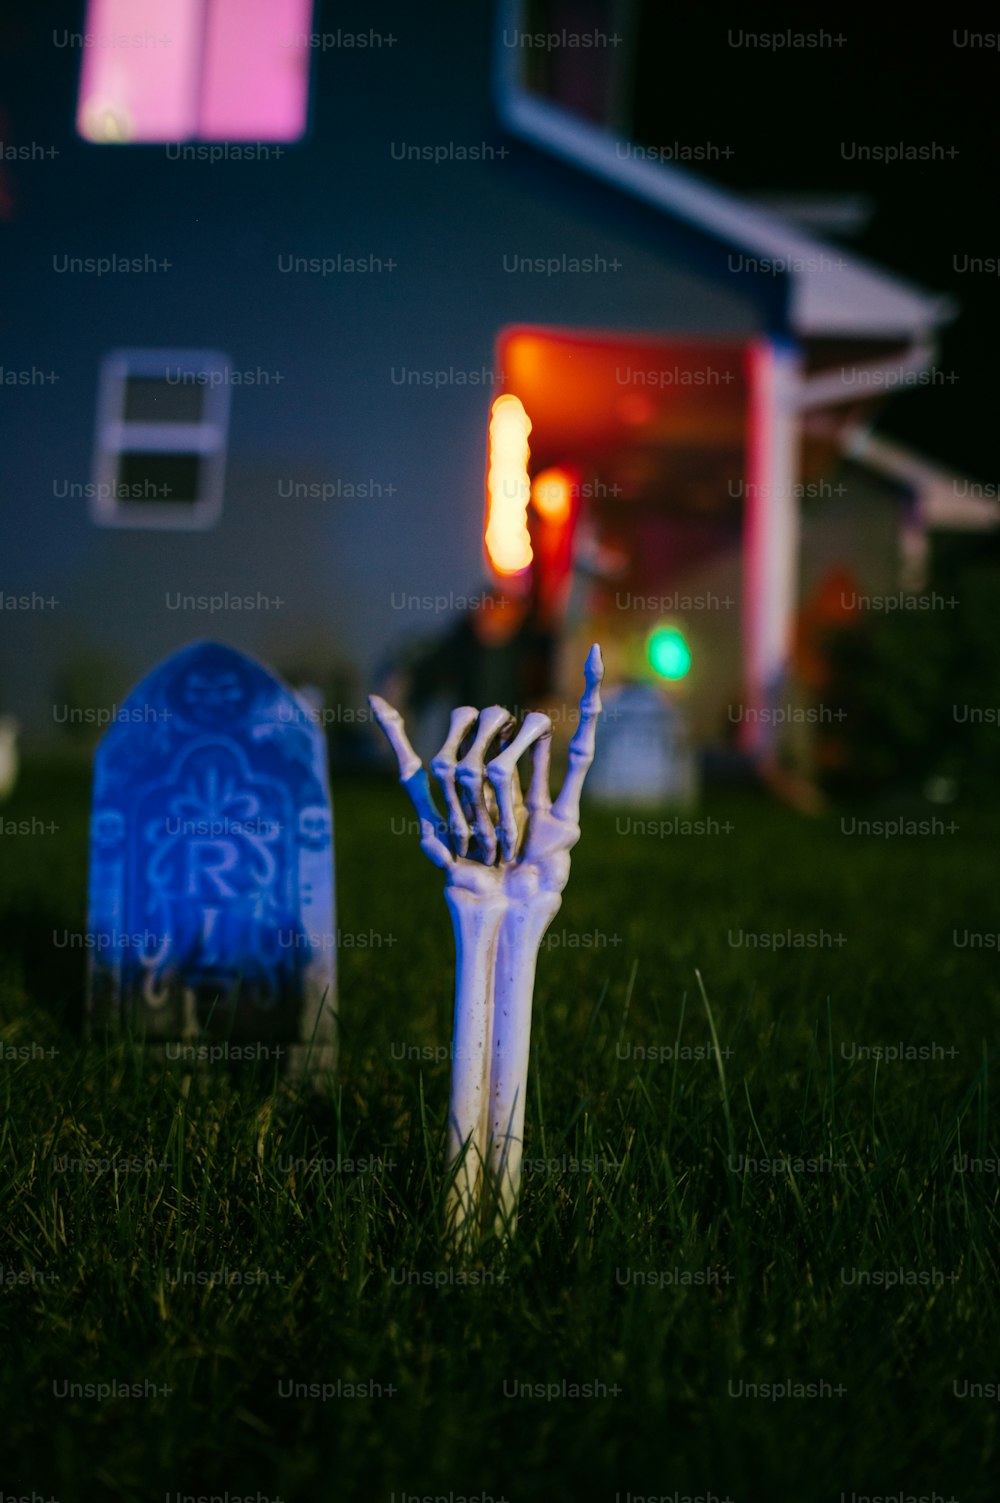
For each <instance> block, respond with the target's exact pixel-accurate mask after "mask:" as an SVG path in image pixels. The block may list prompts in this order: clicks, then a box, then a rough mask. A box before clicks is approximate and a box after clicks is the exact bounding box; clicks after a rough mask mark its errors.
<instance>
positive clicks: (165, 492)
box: [116, 454, 202, 506]
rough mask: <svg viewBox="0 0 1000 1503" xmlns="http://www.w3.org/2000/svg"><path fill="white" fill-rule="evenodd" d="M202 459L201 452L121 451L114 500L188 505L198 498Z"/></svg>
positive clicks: (142, 503)
mask: <svg viewBox="0 0 1000 1503" xmlns="http://www.w3.org/2000/svg"><path fill="white" fill-rule="evenodd" d="M201 459H202V456H201V455H200V454H122V455H121V456H120V458H119V460H118V479H117V482H116V484H117V499H118V501H119V502H120V503H121V504H123V505H126V506H127V505H128V504H129V503H130V502H131V503H134V504H139V505H146V504H148V503H149V502H151V501H166V502H168V503H170V505H173V506H176V505H178V504H180V505H182V506H185V505H186V506H191V505H193V504H194V502H195V501H197V500H198V499H199V494H198V481H199V478H200V470H201Z"/></svg>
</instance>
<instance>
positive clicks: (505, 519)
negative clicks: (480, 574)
mask: <svg viewBox="0 0 1000 1503" xmlns="http://www.w3.org/2000/svg"><path fill="white" fill-rule="evenodd" d="M530 432H531V419H530V418H529V416H528V414H527V413H526V412H525V410H524V406H523V404H522V402H521V400H520V398H519V397H515V396H513V395H512V394H510V393H508V394H507V395H505V396H502V397H497V399H496V401H495V402H494V403H493V407H492V409H491V412H490V446H489V468H488V470H487V474H486V498H487V512H486V552H487V554H488V555H489V560H490V563H491V564H492V565H493V568H494V569H495V570H496V571H497V573H498V574H520V573H521V572H522V570H524V569H526V568H527V567H528V565H529V564H530V563H531V558H532V553H531V538H530V537H529V535H528V521H527V512H528V502H529V500H530V499H531V481H530V480H529V479H528V458H529V455H530V453H531V451H530V449H529V448H528V434H529V433H530Z"/></svg>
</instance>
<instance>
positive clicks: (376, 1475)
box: [0, 766, 1000, 1503]
mask: <svg viewBox="0 0 1000 1503" xmlns="http://www.w3.org/2000/svg"><path fill="white" fill-rule="evenodd" d="M87 801H88V789H87V780H86V775H85V772H84V771H82V770H81V769H78V768H77V769H70V770H68V771H67V770H63V771H61V772H59V774H58V775H57V774H56V772H55V771H54V770H53V769H52V768H44V767H38V768H32V767H31V766H29V767H28V768H27V769H26V771H25V773H24V775H23V777H22V781H21V784H20V785H19V788H18V790H17V793H16V795H15V796H14V798H13V799H12V800H11V801H10V802H9V803H8V804H7V805H5V806H4V808H3V811H2V813H3V818H4V820H7V821H9V820H15V819H25V818H38V819H43V820H50V819H51V820H52V821H53V822H54V823H55V824H57V825H58V826H59V828H58V830H57V831H56V832H54V833H51V834H48V833H41V834H38V835H36V836H34V837H32V836H21V835H14V834H7V835H4V837H3V840H2V850H3V852H4V854H5V856H6V857H7V859H6V861H5V862H4V863H3V870H2V874H0V1024H2V1027H0V1038H2V1040H3V1051H2V1052H3V1059H2V1062H0V1084H2V1091H3V1098H4V1101H3V1106H4V1112H3V1118H4V1121H3V1138H2V1154H0V1160H2V1169H0V1186H2V1189H0V1193H2V1196H3V1206H2V1214H0V1228H2V1229H0V1239H2V1240H0V1264H2V1268H3V1275H2V1278H3V1283H2V1285H0V1333H2V1343H3V1353H4V1361H3V1374H2V1379H0V1382H2V1388H0V1413H2V1415H3V1424H2V1435H3V1438H2V1440H0V1447H2V1448H3V1451H4V1453H5V1456H4V1462H3V1466H2V1468H0V1480H2V1490H3V1493H4V1496H5V1498H6V1497H7V1496H9V1495H11V1494H13V1495H19V1494H25V1493H27V1494H29V1495H30V1494H31V1493H32V1491H34V1492H35V1493H36V1494H38V1495H40V1496H41V1497H43V1498H47V1499H48V1498H53V1497H54V1498H57V1499H60V1500H62V1503H71V1500H75V1499H96V1498H106V1499H118V1498H122V1499H125V1498H128V1499H139V1498H147V1497H148V1498H150V1499H152V1498H156V1497H160V1496H162V1495H163V1494H165V1493H166V1494H169V1495H170V1496H171V1503H172V1495H173V1494H174V1493H178V1494H181V1495H183V1494H192V1493H200V1494H205V1493H216V1494H225V1493H226V1492H227V1491H228V1493H229V1494H230V1497H231V1499H232V1498H233V1497H235V1496H243V1495H246V1494H250V1495H251V1496H254V1497H259V1498H261V1499H264V1498H266V1499H276V1498H281V1499H283V1500H285V1503H294V1500H298V1499H327V1500H328V1499H349V1500H354V1499H358V1500H369V1499H372V1500H374V1499H385V1500H386V1503H389V1500H390V1499H391V1498H392V1495H393V1494H395V1503H402V1500H403V1499H404V1498H407V1497H412V1495H417V1496H420V1497H423V1496H426V1495H428V1494H431V1495H433V1494H437V1495H445V1496H448V1495H449V1494H450V1495H452V1503H456V1500H458V1499H460V1498H462V1497H470V1496H476V1495H478V1496H479V1497H480V1499H485V1498H489V1497H492V1498H493V1499H496V1500H498V1499H500V1498H506V1499H509V1500H511V1503H530V1500H534V1499H543V1498H544V1499H563V1498H566V1499H570V1498H583V1499H587V1500H590V1499H594V1500H597V1499H607V1500H608V1503H614V1500H615V1498H616V1494H617V1495H618V1498H619V1503H626V1500H627V1499H628V1498H629V1495H630V1494H631V1498H632V1500H633V1503H634V1500H636V1499H644V1498H648V1497H650V1496H652V1497H670V1498H672V1497H673V1495H674V1494H675V1493H677V1494H679V1495H680V1496H681V1497H683V1496H684V1495H685V1494H691V1495H694V1496H698V1495H701V1496H702V1497H705V1498H707V1497H710V1496H711V1495H712V1494H714V1495H715V1496H716V1497H717V1498H718V1499H719V1500H722V1499H724V1498H727V1497H728V1498H731V1499H733V1500H734V1503H744V1500H753V1499H762V1500H763V1499H767V1500H774V1499H789V1500H799V1499H801V1500H805V1503H820V1500H825V1499H829V1500H831V1503H839V1500H840V1498H841V1495H842V1494H843V1495H845V1498H846V1500H848V1503H850V1500H851V1496H852V1494H858V1495H859V1496H865V1495H873V1494H874V1495H878V1494H894V1493H902V1494H903V1496H904V1497H905V1496H906V1495H907V1494H908V1493H909V1494H916V1495H926V1496H927V1497H928V1498H930V1497H933V1496H934V1495H935V1494H937V1495H939V1496H940V1499H941V1500H946V1499H956V1500H958V1503H975V1500H978V1499H986V1498H989V1497H994V1496H996V1482H997V1477H998V1475H1000V1440H998V1426H1000V1404H998V1403H997V1400H996V1397H993V1398H990V1397H982V1396H976V1395H977V1393H979V1392H980V1390H977V1389H976V1387H975V1385H977V1384H979V1385H982V1384H985V1385H986V1387H985V1390H982V1391H984V1392H985V1393H986V1394H990V1393H991V1392H992V1393H993V1394H994V1395H995V1394H996V1393H997V1392H998V1391H1000V1390H998V1384H1000V1357H998V1350H1000V1343H998V1336H1000V1327H998V1319H997V1316H998V1283H997V1272H998V1245H1000V1244H998V1231H1000V1227H998V1218H997V1207H998V1187H1000V1175H998V1174H997V1172H996V1168H997V1164H996V1161H997V1160H998V1159H1000V1134H998V1132H997V1128H996V1109H995V1106H994V1105H993V1102H992V1101H991V1095H990V1075H991V1073H993V1074H994V1076H995V1053H996V1018H997V1005H998V999H1000V974H998V966H997V950H996V948H995V942H996V936H997V934H998V932H1000V913H998V907H997V898H996V875H995V873H996V856H995V852H996V850H997V839H998V835H1000V809H998V810H997V811H991V810H987V811H984V810H982V809H981V808H978V807H967V806H965V805H963V804H962V803H958V804H955V805H951V806H948V807H947V808H946V809H944V810H943V811H942V809H940V808H938V809H936V810H934V809H931V808H930V806H924V807H922V808H920V809H917V810H913V809H909V810H899V809H891V810H887V809H877V810H864V811H862V810H849V811H843V812H844V814H845V815H846V819H847V826H846V827H844V828H842V825H841V814H840V813H838V814H835V815H830V816H826V817H824V818H823V819H822V820H819V821H808V820H806V819H804V818H802V817H800V816H797V815H795V814H792V813H791V812H788V811H785V810H782V809H778V808H776V807H774V806H773V805H770V804H768V803H766V802H764V801H763V800H758V799H755V798H752V797H750V796H749V795H747V796H745V797H741V796H737V795H729V796H726V797H725V798H724V799H722V798H719V799H716V800H715V801H713V800H708V801H706V803H705V805H704V807H703V809H702V810H701V811H700V814H699V817H700V818H702V819H710V820H711V821H713V823H712V825H711V826H710V829H709V831H708V833H701V834H670V833H667V834H663V835H661V834H660V833H659V832H658V831H653V832H649V831H646V832H645V833H643V832H641V831H637V830H636V828H635V827H634V824H633V825H631V826H630V824H629V820H630V819H631V818H633V817H632V816H626V815H620V816H618V817H617V819H616V817H615V815H613V814H606V813H596V812H595V811H593V810H589V809H585V812H584V818H583V827H584V829H583V839H582V841H581V844H580V845H579V846H578V848H577V850H576V852H575V853H574V856H573V871H572V875H571V877H570V882H569V886H568V888H567V891H566V894H565V896H564V900H563V906H562V910H561V911H560V913H559V914H558V916H557V917H556V919H555V921H554V924H553V926H552V929H551V931H550V935H549V940H548V943H547V944H546V945H545V946H544V947H543V950H542V954H541V957H540V961H539V973H538V983H537V987H536V1000H535V1026H534V1030H533V1039H532V1059H531V1077H530V1100H529V1107H528V1123H527V1133H528V1142H527V1145H526V1157H527V1160H528V1163H527V1166H526V1167H527V1169H528V1171H529V1172H528V1173H527V1175H526V1179H525V1188H524V1193H523V1197H522V1203H521V1216H520V1225H519V1229H518V1234H517V1237H516V1240H515V1244H514V1245H513V1247H512V1249H511V1250H510V1251H509V1253H508V1254H507V1255H506V1257H505V1258H504V1257H503V1256H502V1255H501V1253H500V1250H499V1248H496V1247H493V1248H487V1249H486V1250H485V1252H484V1257H483V1260H482V1263H481V1264H480V1265H477V1266H476V1267H475V1268H473V1269H472V1270H470V1272H469V1275H468V1279H467V1281H466V1282H459V1281H458V1277H459V1275H458V1271H457V1270H456V1269H455V1268H454V1267H450V1266H449V1265H448V1264H447V1262H446V1261H445V1260H444V1258H443V1253H442V1246H441V1241H440V1227H441V1222H442V1163H443V1144H444V1127H445V1115H446V1108H447V1096H448V1079H449V1068H450V1067H449V1062H448V1059H447V1058H446V1057H444V1056H445V1053H446V1050H447V1046H448V1044H449V1041H450V1034H451V1000H452V999H451V988H452V967H453V951H452V942H451V931H450V925H449V921H448V917H447V912H446V909H445V905H444V901H443V899H442V895H441V886H442V878H441V875H440V873H437V872H435V871H434V870H433V869H432V868H431V867H430V865H429V864H428V863H427V862H426V861H425V859H424V858H423V857H422V856H421V855H420V852H419V850H418V848H417V838H416V836H415V835H414V834H413V833H412V831H411V830H409V829H407V830H406V831H404V832H402V833H401V830H402V826H403V823H404V821H408V820H409V819H410V818H411V817H412V814H411V811H410V808H409V805H408V804H407V802H406V800H405V798H404V795H403V794H402V792H401V790H400V789H399V788H398V787H397V786H396V785H395V784H393V783H390V782H386V783H385V784H382V783H379V782H375V781H365V780H359V781H350V782H346V781H345V782H341V783H340V784H339V785H337V786H336V787H335V823H336V844H337V864H338V879H339V893H338V919H337V921H338V925H339V927H340V929H341V931H342V941H343V942H342V948H341V952H340V955H339V965H340V1007H341V1013H342V1062H341V1070H340V1074H339V1079H338V1083H337V1087H336V1091H335V1093H333V1094H332V1095H330V1096H329V1097H327V1098H323V1099H311V1098H309V1097H305V1096H303V1097H300V1098H295V1097H294V1096H293V1095H292V1094H291V1093H290V1092H288V1091H287V1090H285V1089H284V1088H281V1087H279V1086H278V1085H277V1084H276V1082H275V1080H274V1079H273V1077H272V1075H271V1074H270V1073H269V1070H268V1068H267V1067H266V1066H261V1067H260V1068H257V1069H255V1070H254V1071H251V1072H250V1073H249V1074H247V1075H245V1076H244V1077H243V1078H241V1079H239V1080H238V1081H237V1080H234V1079H232V1078H231V1077H230V1076H229V1075H227V1074H225V1073H220V1072H218V1071H214V1070H213V1071H210V1072H202V1073H198V1072H194V1073H192V1072H190V1071H189V1070H185V1068H184V1067H183V1066H182V1065H181V1064H179V1063H173V1064H170V1063H167V1064H164V1062H163V1061H159V1062H155V1061H153V1060H151V1059H147V1058H145V1057H144V1056H143V1054H142V1053H141V1051H139V1050H138V1049H137V1048H135V1047H133V1046H130V1045H128V1044H120V1045H116V1046H115V1047H114V1048H112V1049H111V1050H108V1049H106V1048H104V1047H99V1046H96V1045H95V1046H92V1047H91V1048H90V1049H84V1048H83V1047H82V1046H81V1045H80V1043H79V1038H78V1023H79V1016H80V1006H81V996H82V982H83V977H82V970H83V964H84V962H83V957H82V955H81V952H80V951H78V950H77V951H72V950H68V949H65V948H61V947H57V946H56V945H54V944H53V934H54V933H55V932H62V931H64V930H69V931H81V930H82V929H83V927H84V924H85V884H86V816H87ZM900 813H902V814H904V815H906V816H908V817H922V818H929V817H931V816H933V815H934V814H936V816H937V818H938V819H939V820H941V821H942V823H943V825H944V826H947V825H948V824H950V823H952V822H953V821H954V822H955V823H956V824H958V826H959V827H960V828H959V829H958V830H955V831H952V832H949V831H948V830H947V829H943V830H942V831H939V832H938V833H936V834H930V835H925V836H920V835H911V836H898V837H894V838H882V837H879V836H874V835H873V836H865V835H861V834H848V833H845V828H850V827H851V826H850V822H851V820H852V819H853V818H854V816H855V814H857V815H859V816H861V817H872V818H876V819H880V818H886V817H894V816H895V815H898V814H900ZM663 817H664V816H662V815H657V816H656V819H657V820H658V819H660V818H663ZM727 823H728V824H729V825H730V826H731V828H730V829H729V830H728V832H727V831H726V829H725V828H724V826H725V825H726V824H727ZM956 931H957V938H958V940H959V941H960V942H959V943H957V944H956V942H955V939H956ZM973 934H980V935H982V934H985V935H988V936H989V937H990V939H991V940H992V941H993V947H992V948H978V949H977V948H972V947H971V944H966V943H964V942H962V941H963V937H968V936H969V935H973ZM775 935H781V936H783V937H784V938H785V940H786V941H789V940H791V941H794V940H796V939H798V940H799V941H800V945H799V946H797V947H793V945H792V944H786V947H785V948H782V949H779V948H775V947H774V946H773V945H772V946H771V947H764V946H763V945H762V944H760V943H759V939H760V936H775ZM755 938H756V940H757V941H758V942H756V943H755V942H754V940H755ZM807 938H811V939H812V941H813V943H812V944H811V945H808V944H805V943H803V941H804V940H805V939H807ZM362 939H363V940H365V941H368V942H367V943H362V942H361V941H362ZM841 940H842V942H840V941H841ZM588 941H589V943H588ZM699 973H700V976H701V978H702V980H703V983H704V991H705V998H707V1004H708V1005H706V1001H705V999H704V998H703V996H702V993H701V991H700V989H699V984H698V974H699ZM713 1028H714V1030H715V1033H714V1035H713V1031H712V1030H713ZM713 1037H716V1038H717V1041H718V1045H719V1051H720V1052H719V1053H715V1052H714V1048H713ZM900 1044H902V1045H903V1046H904V1050H905V1049H906V1048H907V1046H913V1048H914V1049H915V1050H916V1051H917V1053H916V1057H909V1058H893V1057H891V1056H892V1053H893V1052H894V1051H897V1050H898V1046H899V1045H900ZM879 1046H881V1047H882V1048H883V1049H884V1050H886V1053H885V1054H884V1055H883V1057H882V1058H877V1057H874V1056H872V1055H871V1050H873V1049H877V1048H878V1047H879ZM921 1049H922V1050H923V1053H922V1054H921V1053H920V1050H921ZM51 1051H55V1052H51ZM643 1051H645V1054H643ZM102 1158H104V1159H111V1158H118V1159H128V1160H138V1161H140V1167H135V1165H134V1164H133V1165H130V1166H129V1167H128V1168H127V1169H126V1168H121V1167H120V1168H119V1169H118V1170H117V1171H112V1170H108V1171H106V1172H101V1169H100V1164H99V1163H91V1164H89V1165H88V1163H87V1161H88V1160H92V1161H99V1160H100V1159H102ZM74 1160H77V1161H79V1162H77V1163H76V1164H74ZM983 1161H987V1162H985V1163H984V1162H983ZM963 1165H964V1166H965V1167H964V1168H963V1167H962V1166H963ZM74 1384H76V1385H81V1384H82V1385H87V1384H92V1385H101V1384H104V1385H109V1384H110V1385H119V1386H121V1385H133V1384H134V1385H138V1392H137V1393H134V1394H131V1395H130V1396H115V1397H98V1396H92V1395H91V1392H90V1391H88V1390H87V1389H86V1388H85V1387H84V1388H83V1389H82V1390H80V1389H77V1390H74V1389H73V1388H72V1387H71V1385H74ZM310 1385H315V1387H310ZM324 1385H325V1387H324ZM546 1385H552V1387H551V1388H547V1387H546ZM587 1385H590V1387H588V1386H587ZM754 1385H758V1386H757V1388H756V1389H755V1387H754ZM768 1385H771V1386H770V1387H769V1386H768ZM774 1385H787V1388H782V1387H780V1386H779V1387H777V1388H775V1387H774ZM796 1385H799V1386H798V1387H797V1386H796ZM991 1385H992V1387H991ZM578 1388H579V1389H581V1390H582V1392H577V1389H578ZM100 1392H102V1393H103V1392H104V1390H100ZM95 1393H96V1391H95Z"/></svg>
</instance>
